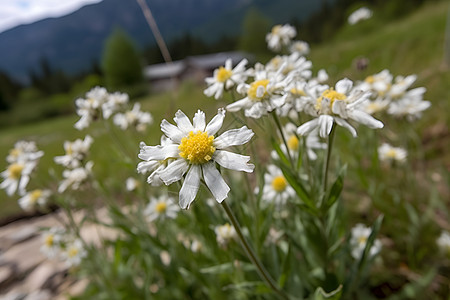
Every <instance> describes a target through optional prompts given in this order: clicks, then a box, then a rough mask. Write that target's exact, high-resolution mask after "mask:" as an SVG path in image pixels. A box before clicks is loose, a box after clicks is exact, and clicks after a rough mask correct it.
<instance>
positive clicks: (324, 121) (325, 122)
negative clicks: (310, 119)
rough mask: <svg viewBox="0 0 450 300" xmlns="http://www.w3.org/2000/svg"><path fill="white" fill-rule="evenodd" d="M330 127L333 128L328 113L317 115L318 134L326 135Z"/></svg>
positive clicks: (331, 118)
mask: <svg viewBox="0 0 450 300" xmlns="http://www.w3.org/2000/svg"><path fill="white" fill-rule="evenodd" d="M331 128H333V117H332V116H329V115H322V116H320V117H319V135H320V136H321V137H323V138H324V137H327V136H328V135H329V134H330V132H331Z"/></svg>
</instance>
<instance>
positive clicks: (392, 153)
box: [386, 149, 397, 158]
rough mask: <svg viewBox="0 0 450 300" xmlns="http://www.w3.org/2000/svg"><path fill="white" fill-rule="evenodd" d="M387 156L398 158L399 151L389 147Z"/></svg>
mask: <svg viewBox="0 0 450 300" xmlns="http://www.w3.org/2000/svg"><path fill="white" fill-rule="evenodd" d="M386 156H387V157H389V158H396V157H397V151H395V149H389V150H388V151H387V152H386Z"/></svg>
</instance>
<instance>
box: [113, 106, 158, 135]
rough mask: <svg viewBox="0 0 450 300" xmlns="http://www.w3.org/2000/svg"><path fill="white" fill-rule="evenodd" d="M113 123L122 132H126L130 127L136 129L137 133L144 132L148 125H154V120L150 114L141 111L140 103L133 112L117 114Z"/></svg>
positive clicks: (134, 107)
mask: <svg viewBox="0 0 450 300" xmlns="http://www.w3.org/2000/svg"><path fill="white" fill-rule="evenodd" d="M113 122H114V124H116V125H117V126H118V127H120V128H121V129H122V130H126V129H127V128H128V127H134V128H136V130H137V131H141V132H142V131H144V130H145V129H146V128H147V126H148V125H150V124H152V123H153V118H152V115H151V114H150V113H149V112H143V111H141V104H140V103H135V104H134V106H133V109H132V110H129V111H127V112H125V113H123V114H122V113H118V114H116V115H115V116H114V119H113Z"/></svg>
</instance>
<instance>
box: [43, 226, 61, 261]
mask: <svg viewBox="0 0 450 300" xmlns="http://www.w3.org/2000/svg"><path fill="white" fill-rule="evenodd" d="M64 234H65V230H64V229H63V228H60V227H52V228H50V229H49V230H48V231H46V232H45V233H43V234H42V241H43V245H42V246H41V248H40V251H41V252H42V253H43V254H44V255H45V256H47V257H48V258H55V257H57V256H58V255H59V254H60V253H61V250H62V248H61V245H62V242H63V240H64Z"/></svg>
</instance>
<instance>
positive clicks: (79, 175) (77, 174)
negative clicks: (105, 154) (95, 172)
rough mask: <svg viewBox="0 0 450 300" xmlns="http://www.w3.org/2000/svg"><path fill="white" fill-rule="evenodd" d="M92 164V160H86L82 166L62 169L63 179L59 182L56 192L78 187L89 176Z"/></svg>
mask: <svg viewBox="0 0 450 300" xmlns="http://www.w3.org/2000/svg"><path fill="white" fill-rule="evenodd" d="M93 165H94V163H93V162H92V161H88V162H87V163H86V165H85V166H84V167H78V168H75V169H72V170H64V171H63V177H64V178H65V179H64V180H63V181H61V182H60V183H59V187H58V193H62V192H64V191H65V190H67V188H69V187H70V188H71V189H72V190H76V189H78V188H79V187H80V185H81V184H82V183H83V182H85V181H86V180H87V179H88V178H89V175H91V173H92V166H93Z"/></svg>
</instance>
